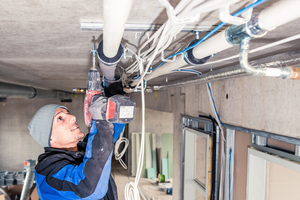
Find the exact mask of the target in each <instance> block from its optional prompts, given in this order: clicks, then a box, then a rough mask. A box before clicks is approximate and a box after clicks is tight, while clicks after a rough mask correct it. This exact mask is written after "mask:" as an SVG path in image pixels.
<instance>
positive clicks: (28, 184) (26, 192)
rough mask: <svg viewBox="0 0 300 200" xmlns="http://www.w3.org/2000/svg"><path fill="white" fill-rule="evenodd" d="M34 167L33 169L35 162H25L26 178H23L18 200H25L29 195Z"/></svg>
mask: <svg viewBox="0 0 300 200" xmlns="http://www.w3.org/2000/svg"><path fill="white" fill-rule="evenodd" d="M34 167H35V160H27V161H25V166H24V170H25V171H26V176H25V180H24V185H23V188H22V193H21V197H20V200H26V199H27V197H28V195H29V193H30V189H31V187H32V184H33V182H34Z"/></svg>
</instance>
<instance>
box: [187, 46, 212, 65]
mask: <svg viewBox="0 0 300 200" xmlns="http://www.w3.org/2000/svg"><path fill="white" fill-rule="evenodd" d="M197 41H198V40H193V41H192V42H190V43H189V44H188V46H187V47H190V46H192V45H194V44H195V43H196V42H197ZM210 57H211V56H207V57H205V58H200V59H198V58H196V57H195V56H194V54H193V48H192V49H190V50H188V51H186V52H185V53H184V60H185V62H186V63H188V64H189V65H192V66H199V65H201V64H204V63H206V62H207V61H208V60H209V58H210Z"/></svg>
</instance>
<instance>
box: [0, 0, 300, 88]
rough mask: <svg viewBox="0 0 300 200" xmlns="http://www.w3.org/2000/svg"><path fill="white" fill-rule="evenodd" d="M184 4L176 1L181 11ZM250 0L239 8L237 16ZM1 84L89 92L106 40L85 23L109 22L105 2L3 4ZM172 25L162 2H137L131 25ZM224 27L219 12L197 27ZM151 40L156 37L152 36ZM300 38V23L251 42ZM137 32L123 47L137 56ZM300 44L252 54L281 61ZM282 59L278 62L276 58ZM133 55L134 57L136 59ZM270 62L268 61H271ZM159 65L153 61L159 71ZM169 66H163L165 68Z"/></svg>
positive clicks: (182, 38)
mask: <svg viewBox="0 0 300 200" xmlns="http://www.w3.org/2000/svg"><path fill="white" fill-rule="evenodd" d="M178 2H179V1H178V0H171V2H170V3H171V4H172V5H173V6H174V7H176V5H177V4H178ZM248 2H250V1H247V0H244V1H241V2H239V3H236V4H234V5H233V6H232V7H231V10H233V11H236V10H238V9H241V8H243V7H244V6H245V4H246V3H248ZM276 2H277V0H269V1H268V2H266V3H264V4H263V5H260V6H258V7H256V8H255V9H254V11H257V12H259V11H261V10H263V9H264V8H265V7H268V6H270V5H272V4H274V3H276ZM0 3H1V7H0V35H1V37H0V44H1V48H0V82H6V83H14V84H20V85H26V86H33V87H37V88H42V89H51V90H63V91H69V92H71V91H72V88H85V87H86V78H87V72H88V69H89V68H90V67H91V66H92V54H91V53H90V51H91V48H92V44H93V37H94V38H95V41H96V45H98V44H99V42H100V41H101V40H102V31H91V30H81V28H80V23H81V22H103V20H102V18H103V16H102V9H103V1H95V0H94V1H93V0H92V1H78V0H51V1H50V0H10V1H6V0H0ZM166 20H167V14H166V10H165V8H164V7H163V6H162V5H161V4H160V3H159V2H158V1H157V0H134V2H133V5H132V9H131V12H130V16H129V18H128V21H127V23H129V24H146V25H148V24H163V23H165V21H166ZM219 23H220V20H219V17H218V11H214V12H207V13H206V12H204V13H203V14H202V15H201V17H200V19H199V21H198V22H197V23H196V25H197V26H201V27H204V28H203V31H204V32H203V33H201V34H200V35H201V36H202V35H204V34H205V33H206V31H207V30H210V29H211V28H213V27H214V26H216V25H217V24H219ZM148 33H149V35H150V36H151V35H152V34H153V33H154V32H151V31H149V32H148ZM299 33H300V19H297V20H295V21H292V22H290V23H288V24H285V25H283V26H280V27H278V28H276V29H275V30H273V31H271V32H269V33H268V34H267V35H266V36H264V37H263V38H259V39H255V40H253V41H251V49H254V48H257V47H260V46H264V45H267V44H270V43H272V42H275V41H278V40H281V39H284V38H287V37H290V36H293V35H296V34H299ZM136 34H139V32H137V31H125V32H124V35H123V39H122V45H124V46H126V47H128V48H130V49H131V50H133V51H135V52H136V51H137V49H138V48H139V47H140V46H141V44H142V43H143V41H145V38H144V39H143V38H142V39H140V38H138V37H137V35H136ZM193 39H195V34H194V33H193V32H181V33H179V34H178V35H177V37H176V39H175V40H174V41H173V43H172V44H171V45H170V47H169V48H168V50H167V51H166V52H165V54H166V55H170V54H172V53H174V52H175V51H176V50H177V49H178V48H182V47H185V46H186V45H187V44H188V43H189V42H190V41H192V40H193ZM299 47H300V40H299V39H298V40H293V41H292V42H288V43H284V44H282V45H278V46H276V47H273V48H268V49H265V50H263V51H259V52H257V53H253V54H251V55H250V58H251V59H255V60H263V59H265V60H264V61H265V62H268V61H272V59H280V57H278V55H284V54H288V55H289V56H290V55H291V52H295V51H297V50H299ZM237 54H238V46H235V47H232V48H230V49H228V50H225V51H222V52H219V53H217V54H216V55H215V56H214V57H212V58H211V59H210V60H209V63H211V62H213V61H217V60H220V59H223V58H227V57H230V56H234V55H237ZM276 55H277V57H276ZM131 56H132V55H131ZM131 56H130V55H127V58H123V59H122V60H121V62H120V63H119V65H120V66H122V67H123V68H126V67H128V66H129V65H130V64H131V63H132V61H134V59H132V58H130V57H131ZM266 59H268V60H266ZM159 62H160V61H159V60H155V61H154V62H153V64H154V66H155V65H157V63H159ZM232 66H238V58H235V59H231V60H229V61H224V62H213V63H212V64H206V65H203V66H200V67H192V68H191V69H195V70H198V71H200V72H202V73H203V74H205V73H207V72H209V71H211V70H215V69H220V68H223V69H225V70H226V68H228V69H229V68H230V67H232ZM162 67H163V66H162ZM195 76H196V75H194V74H189V73H178V72H175V73H171V74H168V75H162V76H160V77H158V78H156V79H153V80H151V81H149V85H161V84H164V83H166V81H168V82H170V81H178V80H183V79H186V78H193V77H195Z"/></svg>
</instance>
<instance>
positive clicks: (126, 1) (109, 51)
mask: <svg viewBox="0 0 300 200" xmlns="http://www.w3.org/2000/svg"><path fill="white" fill-rule="evenodd" d="M131 5H132V0H122V1H120V0H104V1H103V41H104V46H103V52H104V55H105V56H106V57H109V58H113V57H115V55H116V54H117V52H118V49H119V46H120V43H121V39H122V37H123V33H124V29H125V24H126V21H127V19H128V16H129V14H130V10H131Z"/></svg>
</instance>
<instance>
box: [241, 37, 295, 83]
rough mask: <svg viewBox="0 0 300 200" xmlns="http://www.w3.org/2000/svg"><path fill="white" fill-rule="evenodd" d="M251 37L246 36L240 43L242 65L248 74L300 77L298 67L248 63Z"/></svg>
mask: <svg viewBox="0 0 300 200" xmlns="http://www.w3.org/2000/svg"><path fill="white" fill-rule="evenodd" d="M249 42H250V38H249V37H247V38H244V39H242V41H241V44H240V65H241V68H242V69H243V70H244V71H245V72H247V73H248V74H252V75H254V76H270V77H281V78H289V79H300V69H299V68H296V67H282V68H267V67H262V66H260V65H259V66H251V65H250V64H249V63H248V53H249V46H250V45H249Z"/></svg>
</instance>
